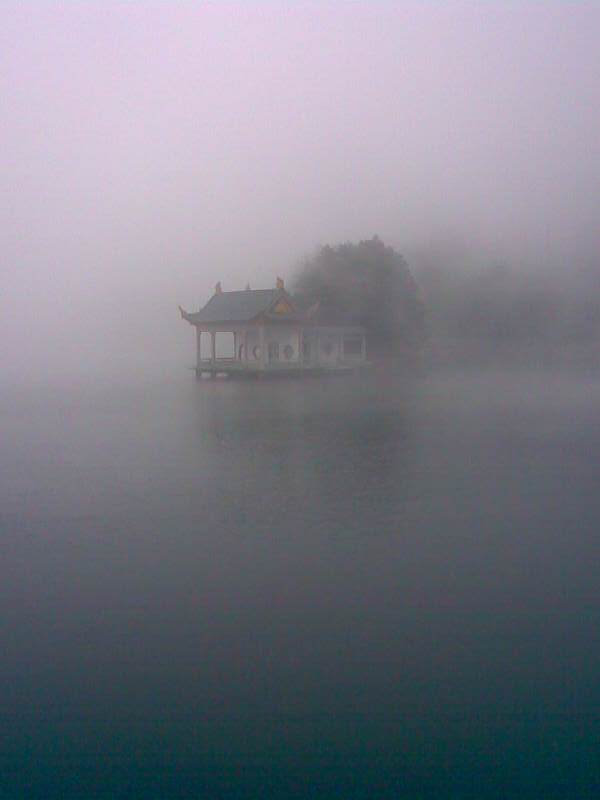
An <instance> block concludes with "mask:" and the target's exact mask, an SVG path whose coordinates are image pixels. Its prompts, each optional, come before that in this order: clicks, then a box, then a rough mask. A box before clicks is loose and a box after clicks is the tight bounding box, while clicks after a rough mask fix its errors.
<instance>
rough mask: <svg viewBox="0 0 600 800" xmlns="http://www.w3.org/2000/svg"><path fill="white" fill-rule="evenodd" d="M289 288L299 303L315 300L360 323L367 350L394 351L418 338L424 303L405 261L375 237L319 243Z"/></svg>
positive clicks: (421, 331)
mask: <svg viewBox="0 0 600 800" xmlns="http://www.w3.org/2000/svg"><path fill="white" fill-rule="evenodd" d="M294 288H295V290H296V293H297V294H296V297H297V298H298V299H299V301H300V302H301V303H303V304H305V305H307V304H310V303H315V302H316V301H319V302H320V305H321V307H322V308H323V309H325V310H326V312H327V313H328V314H330V315H332V316H335V315H336V314H344V315H346V316H348V317H349V318H351V319H352V320H353V321H355V322H356V324H359V325H363V326H364V327H365V329H366V331H367V339H368V342H369V351H370V352H371V353H375V354H381V355H383V354H388V355H390V354H394V353H399V352H401V351H405V350H406V349H407V348H411V347H415V346H417V345H418V344H419V343H421V342H422V340H423V337H424V332H425V314H424V306H423V303H422V302H421V299H420V297H419V293H418V289H417V285H416V283H415V281H414V279H413V277H412V275H411V273H410V270H409V268H408V264H407V263H406V261H405V259H404V258H403V256H402V255H400V253H397V252H396V251H395V250H394V249H393V248H392V247H386V245H385V244H384V243H383V242H382V241H381V240H380V239H379V238H378V237H377V236H374V237H373V238H372V239H368V240H365V241H362V242H359V243H358V244H351V243H346V244H340V245H337V246H335V247H331V246H329V245H327V246H325V247H321V248H320V249H319V250H318V251H317V253H316V255H315V256H314V257H313V258H311V259H308V260H307V261H306V262H304V264H303V265H301V268H300V270H299V272H298V274H297V275H296V278H295V281H294Z"/></svg>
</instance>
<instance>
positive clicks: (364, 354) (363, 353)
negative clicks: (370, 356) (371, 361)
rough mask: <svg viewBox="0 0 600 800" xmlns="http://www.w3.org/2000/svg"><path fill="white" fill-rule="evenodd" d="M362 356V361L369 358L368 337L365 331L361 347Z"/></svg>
mask: <svg viewBox="0 0 600 800" xmlns="http://www.w3.org/2000/svg"><path fill="white" fill-rule="evenodd" d="M360 357H361V359H362V361H366V360H367V337H366V336H365V334H364V333H363V337H362V349H361V354H360Z"/></svg>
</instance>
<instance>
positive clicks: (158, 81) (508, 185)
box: [0, 2, 600, 382]
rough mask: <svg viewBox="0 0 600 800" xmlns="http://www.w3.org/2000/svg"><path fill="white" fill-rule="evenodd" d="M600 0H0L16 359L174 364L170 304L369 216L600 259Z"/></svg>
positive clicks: (48, 366)
mask: <svg viewBox="0 0 600 800" xmlns="http://www.w3.org/2000/svg"><path fill="white" fill-rule="evenodd" d="M599 33H600V9H599V8H598V6H596V5H595V4H579V3H564V4H549V3H544V4H540V3H531V4H521V3H515V4H504V5H502V6H500V5H499V4H464V3H453V4H437V3H402V4H389V3H384V2H381V3H368V4H367V3H356V4H355V3H352V4H342V3H339V4H333V3H331V4H322V5H321V4H319V5H317V4H312V3H300V4H289V5H284V4H271V3H264V4H256V5H247V4H239V5H237V4H233V5H230V4H224V5H221V4H189V5H188V4H161V3H131V4H129V3H103V4H102V5H100V4H66V3H64V4H63V3H60V4H45V3H27V4H19V3H4V4H3V5H2V9H1V10H0V59H1V61H0V63H1V68H0V69H1V76H2V134H1V136H2V147H1V148H0V160H1V168H2V181H3V187H4V191H3V193H2V199H1V200H0V202H1V209H2V210H1V218H0V237H1V253H2V275H1V291H2V301H3V302H2V306H3V308H2V317H1V320H0V339H1V341H2V351H3V357H2V364H3V373H4V376H5V379H6V380H15V381H18V382H28V381H32V380H45V379H47V378H48V377H51V376H55V377H56V376H66V375H72V374H86V375H94V374H100V373H101V372H103V371H107V370H108V371H111V370H114V369H132V368H137V369H148V370H152V369H155V368H159V369H171V368H181V367H183V366H185V365H187V364H188V363H189V362H190V361H191V359H192V350H193V342H192V341H191V339H192V337H191V336H190V331H189V329H188V328H187V326H184V325H182V324H181V322H180V321H179V320H178V317H177V308H176V307H177V304H178V303H182V304H183V305H184V306H185V307H188V308H195V307H197V306H198V305H199V304H200V303H203V302H204V301H205V299H206V298H207V296H208V295H209V294H210V293H211V291H212V287H213V286H214V284H215V282H216V281H217V280H221V281H222V283H223V286H224V288H226V289H227V288H242V287H243V286H245V285H246V282H247V281H250V283H251V285H252V286H253V287H263V286H265V287H268V286H271V285H273V282H274V279H275V276H276V275H278V274H282V275H284V276H285V277H289V276H290V275H291V274H292V272H293V269H294V265H295V264H296V263H297V262H298V260H299V259H301V258H303V257H305V256H306V254H308V253H310V252H312V251H313V250H314V248H315V247H316V246H317V245H319V244H325V243H332V244H335V243H338V242H342V241H347V240H349V241H357V240H359V239H361V238H366V237H370V236H372V235H373V234H374V233H376V234H378V235H379V236H380V237H381V238H383V239H384V241H385V242H386V243H388V244H390V245H392V246H394V247H395V248H397V249H398V250H399V251H400V252H402V253H404V254H405V255H406V257H407V258H408V260H409V263H410V264H411V266H412V267H413V268H414V267H418V265H419V263H420V262H423V261H429V262H431V260H432V259H433V261H435V262H436V263H438V262H439V263H446V262H447V261H448V259H447V258H446V247H447V246H449V245H448V243H449V242H453V243H457V242H458V243H460V248H462V251H463V252H464V253H465V258H464V261H465V263H467V265H468V264H475V265H478V264H480V263H489V262H490V261H491V260H493V259H500V260H503V261H505V262H508V263H510V264H511V265H514V268H515V269H517V270H535V269H537V270H553V271H554V272H556V271H559V272H561V273H564V274H568V273H569V271H570V270H573V269H574V268H577V267H578V266H580V265H589V264H590V263H591V262H596V261H597V254H598V252H599V245H600V233H599V231H600V228H599V227H598V225H597V198H598V189H599V186H600V126H599V111H598V109H599V108H600V96H599V95H600V88H599V87H600V62H599V60H598V57H597V42H598V34H599Z"/></svg>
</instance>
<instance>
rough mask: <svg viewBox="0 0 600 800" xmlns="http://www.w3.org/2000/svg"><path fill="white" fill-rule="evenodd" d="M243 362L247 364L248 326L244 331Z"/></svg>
mask: <svg viewBox="0 0 600 800" xmlns="http://www.w3.org/2000/svg"><path fill="white" fill-rule="evenodd" d="M244 364H245V365H246V366H248V328H246V330H245V331H244Z"/></svg>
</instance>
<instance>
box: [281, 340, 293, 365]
mask: <svg viewBox="0 0 600 800" xmlns="http://www.w3.org/2000/svg"><path fill="white" fill-rule="evenodd" d="M283 355H284V357H285V359H286V360H287V361H289V360H290V358H291V357H292V356H293V355H294V348H293V347H292V345H291V344H286V346H285V347H284V348H283Z"/></svg>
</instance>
